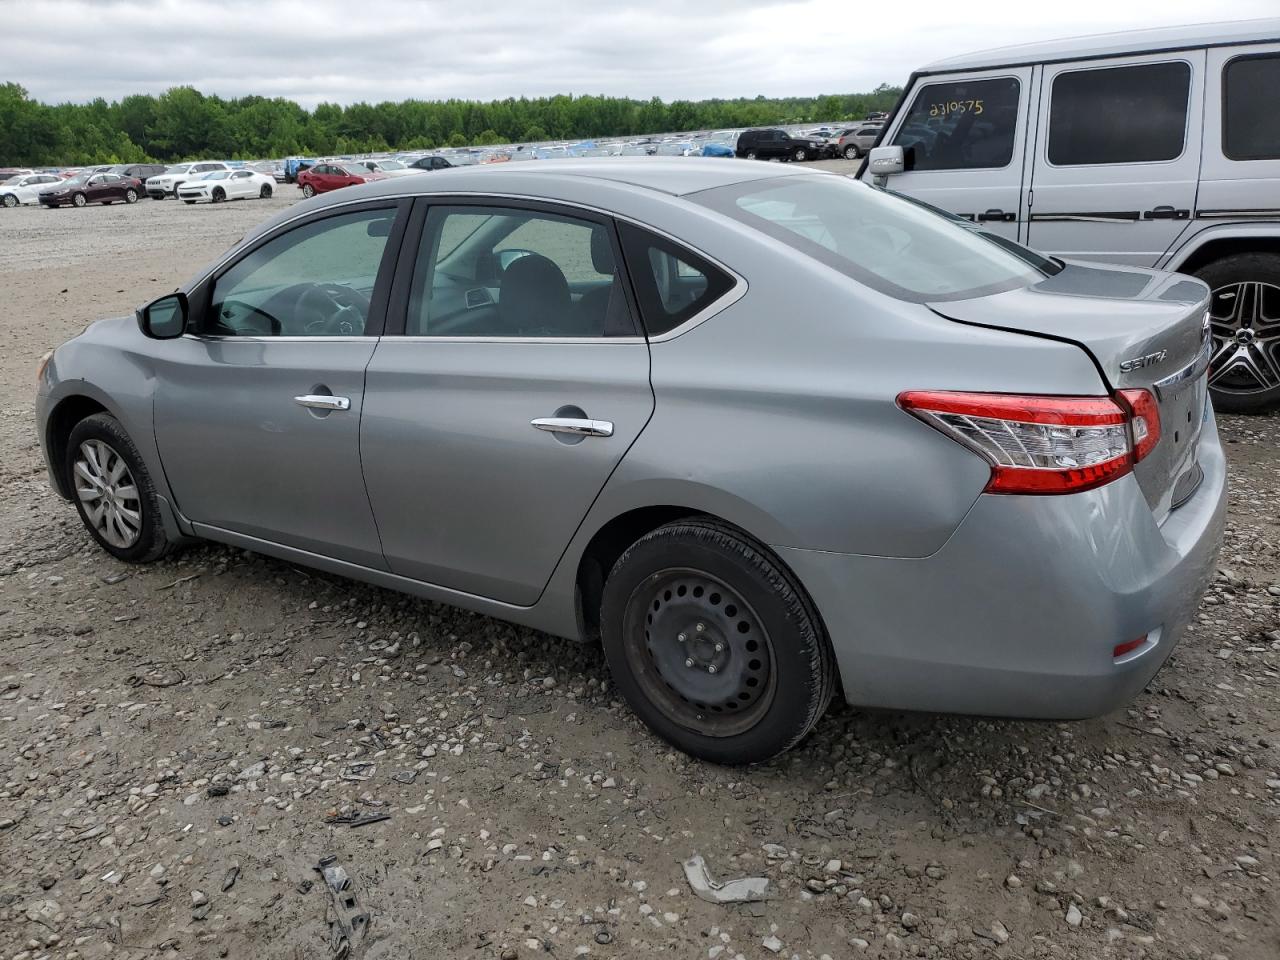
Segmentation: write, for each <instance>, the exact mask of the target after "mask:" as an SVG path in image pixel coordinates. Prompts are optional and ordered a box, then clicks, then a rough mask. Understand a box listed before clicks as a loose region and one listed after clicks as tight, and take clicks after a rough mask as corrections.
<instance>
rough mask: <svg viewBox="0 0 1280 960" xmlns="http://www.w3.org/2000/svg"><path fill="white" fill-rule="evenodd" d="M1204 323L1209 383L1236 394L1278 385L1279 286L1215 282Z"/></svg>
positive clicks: (1239, 394)
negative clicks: (1208, 348) (1210, 347)
mask: <svg viewBox="0 0 1280 960" xmlns="http://www.w3.org/2000/svg"><path fill="white" fill-rule="evenodd" d="M1209 326H1210V331H1211V334H1212V336H1213V359H1212V360H1211V361H1210V363H1209V386H1210V387H1212V388H1213V389H1214V390H1215V391H1217V392H1219V393H1229V394H1233V395H1236V396H1250V395H1252V394H1258V393H1265V392H1266V391H1268V390H1274V389H1277V388H1280V286H1277V285H1276V284H1274V283H1263V282H1261V281H1256V280H1249V281H1242V282H1240V283H1228V284H1224V285H1222V286H1221V287H1218V288H1217V289H1215V290H1214V291H1213V294H1212V295H1211V298H1210V301H1209Z"/></svg>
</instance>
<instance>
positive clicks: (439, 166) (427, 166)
mask: <svg viewBox="0 0 1280 960" xmlns="http://www.w3.org/2000/svg"><path fill="white" fill-rule="evenodd" d="M409 166H411V167H413V168H414V169H415V170H443V169H444V168H445V167H452V166H453V164H452V163H450V162H449V161H448V160H446V159H445V158H444V157H419V158H418V159H417V160H415V161H413V163H411V164H409Z"/></svg>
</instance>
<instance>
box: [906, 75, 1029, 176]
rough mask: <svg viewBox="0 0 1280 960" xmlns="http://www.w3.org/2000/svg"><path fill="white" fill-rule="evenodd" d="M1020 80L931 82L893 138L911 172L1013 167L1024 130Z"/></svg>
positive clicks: (920, 94) (922, 90)
mask: <svg viewBox="0 0 1280 960" xmlns="http://www.w3.org/2000/svg"><path fill="white" fill-rule="evenodd" d="M1020 91H1021V84H1019V82H1018V79H1017V78H1016V77H998V78H995V79H990V80H959V81H948V82H947V83H930V84H926V85H925V86H923V87H921V88H920V92H919V93H917V94H916V98H915V100H914V101H913V102H912V104H911V109H910V110H908V111H907V115H906V119H904V120H903V122H902V126H901V127H899V128H898V132H897V134H896V135H895V136H894V138H893V143H894V145H895V146H901V147H902V148H903V153H904V161H905V168H906V169H907V170H979V169H983V168H993V167H1004V166H1008V164H1009V161H1010V160H1012V159H1013V139H1014V132H1015V130H1016V129H1017V126H1018V96H1019V93H1020Z"/></svg>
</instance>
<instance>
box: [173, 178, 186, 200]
mask: <svg viewBox="0 0 1280 960" xmlns="http://www.w3.org/2000/svg"><path fill="white" fill-rule="evenodd" d="M184 182H185V181H184ZM180 186H182V184H181V183H175V184H174V185H173V199H175V200H177V199H178V188H179V187H180Z"/></svg>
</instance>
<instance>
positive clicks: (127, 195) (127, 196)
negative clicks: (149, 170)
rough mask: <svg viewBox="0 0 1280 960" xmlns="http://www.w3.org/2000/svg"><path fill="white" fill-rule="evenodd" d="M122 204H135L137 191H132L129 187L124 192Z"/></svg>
mask: <svg viewBox="0 0 1280 960" xmlns="http://www.w3.org/2000/svg"><path fill="white" fill-rule="evenodd" d="M124 202H125V203H137V202H138V191H137V190H134V189H133V188H132V187H130V188H129V189H128V190H126V191H125V192H124Z"/></svg>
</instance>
